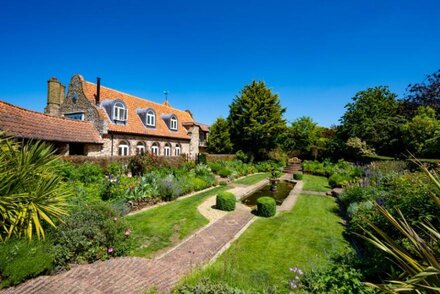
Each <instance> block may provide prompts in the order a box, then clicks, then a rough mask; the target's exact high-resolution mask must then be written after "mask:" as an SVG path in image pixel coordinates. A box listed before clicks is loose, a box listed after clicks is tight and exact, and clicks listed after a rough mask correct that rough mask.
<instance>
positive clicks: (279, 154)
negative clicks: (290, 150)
mask: <svg viewBox="0 0 440 294" xmlns="http://www.w3.org/2000/svg"><path fill="white" fill-rule="evenodd" d="M268 157H269V159H270V160H273V161H275V162H278V163H279V164H281V165H282V166H285V165H286V164H287V162H288V161H289V156H288V155H287V153H286V152H284V151H283V150H281V149H280V148H277V149H273V150H271V151H270V152H269V154H268Z"/></svg>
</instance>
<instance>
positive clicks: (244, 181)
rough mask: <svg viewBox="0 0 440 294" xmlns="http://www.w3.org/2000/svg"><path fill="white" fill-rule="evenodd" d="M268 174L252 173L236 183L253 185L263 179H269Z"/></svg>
mask: <svg viewBox="0 0 440 294" xmlns="http://www.w3.org/2000/svg"><path fill="white" fill-rule="evenodd" d="M268 176H269V175H268V174H267V173H264V174H256V175H251V176H247V177H245V178H242V179H240V180H237V181H235V182H234V183H236V184H240V185H253V184H256V183H258V182H259V181H261V180H264V179H267V178H268Z"/></svg>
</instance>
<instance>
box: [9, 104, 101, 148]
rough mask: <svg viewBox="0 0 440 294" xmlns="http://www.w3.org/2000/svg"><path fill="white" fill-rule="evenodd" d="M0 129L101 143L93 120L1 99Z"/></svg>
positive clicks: (50, 138) (57, 139)
mask: <svg viewBox="0 0 440 294" xmlns="http://www.w3.org/2000/svg"><path fill="white" fill-rule="evenodd" d="M0 131H2V132H5V133H6V134H7V135H10V136H14V137H18V138H25V139H37V140H44V141H54V142H70V143H102V141H101V136H100V135H99V133H98V131H97V130H96V128H95V127H94V125H93V123H92V122H89V121H79V120H72V119H67V118H63V117H56V116H51V115H47V114H44V113H40V112H35V111H31V110H27V109H24V108H20V107H17V106H15V105H12V104H9V103H6V102H3V101H0Z"/></svg>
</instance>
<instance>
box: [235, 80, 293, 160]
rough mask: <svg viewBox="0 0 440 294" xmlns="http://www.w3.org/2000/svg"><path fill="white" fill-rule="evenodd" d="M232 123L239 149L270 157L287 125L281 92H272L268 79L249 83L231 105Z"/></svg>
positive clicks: (236, 148)
mask: <svg viewBox="0 0 440 294" xmlns="http://www.w3.org/2000/svg"><path fill="white" fill-rule="evenodd" d="M229 109H230V112H229V117H228V124H229V127H230V134H231V141H232V144H233V145H234V148H235V150H243V151H244V152H249V153H252V154H254V155H255V156H256V157H257V158H263V157H266V156H267V152H268V151H269V150H271V149H273V148H274V147H275V146H276V141H277V140H276V139H277V137H278V136H279V134H280V133H281V131H282V130H283V129H284V128H285V125H286V123H285V120H284V119H283V113H284V112H285V108H282V107H281V104H280V101H279V99H278V95H276V94H272V91H271V90H270V89H268V88H267V87H266V85H265V83H264V82H257V81H253V82H252V83H251V84H250V85H246V86H245V87H244V88H243V90H242V91H241V93H240V95H239V96H236V97H235V98H234V100H233V101H232V104H231V105H230V106H229Z"/></svg>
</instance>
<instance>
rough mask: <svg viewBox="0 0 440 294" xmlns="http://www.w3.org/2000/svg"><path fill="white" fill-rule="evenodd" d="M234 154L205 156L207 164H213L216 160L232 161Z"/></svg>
mask: <svg viewBox="0 0 440 294" xmlns="http://www.w3.org/2000/svg"><path fill="white" fill-rule="evenodd" d="M235 157H236V156H235V154H206V161H207V162H214V161H218V160H234V159H235Z"/></svg>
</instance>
